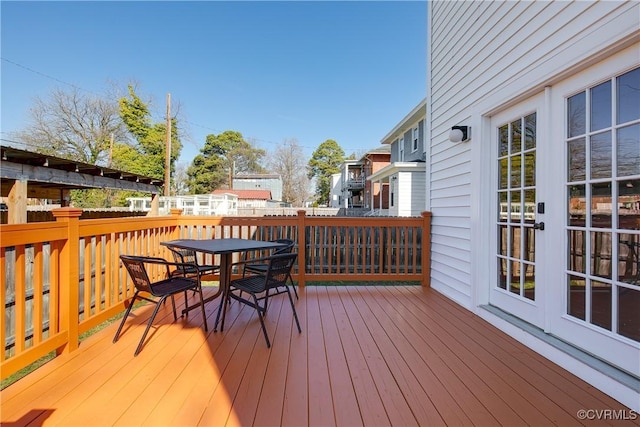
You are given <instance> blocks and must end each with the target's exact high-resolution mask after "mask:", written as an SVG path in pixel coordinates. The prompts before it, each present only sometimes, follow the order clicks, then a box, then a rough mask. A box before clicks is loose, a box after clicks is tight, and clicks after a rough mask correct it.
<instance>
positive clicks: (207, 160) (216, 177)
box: [187, 130, 266, 194]
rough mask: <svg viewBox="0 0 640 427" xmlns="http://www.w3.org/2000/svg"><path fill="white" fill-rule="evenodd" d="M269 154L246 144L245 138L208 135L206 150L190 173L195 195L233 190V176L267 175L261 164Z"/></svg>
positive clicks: (232, 133)
mask: <svg viewBox="0 0 640 427" xmlns="http://www.w3.org/2000/svg"><path fill="white" fill-rule="evenodd" d="M265 154H266V153H265V151H264V150H262V149H260V148H255V147H254V146H253V145H251V144H250V143H249V142H247V141H245V139H244V138H243V136H242V134H241V133H240V132H237V131H231V130H227V131H224V132H223V133H221V134H219V135H215V134H210V135H207V138H206V142H205V144H204V147H203V148H202V149H201V150H200V154H198V155H197V156H196V157H195V158H194V159H193V162H192V163H191V166H189V168H188V169H187V177H188V178H187V182H188V186H189V192H190V193H191V194H207V193H210V192H212V191H213V190H216V189H218V188H224V187H226V188H229V184H230V183H229V175H230V174H232V173H235V174H238V175H239V174H243V173H245V174H246V173H264V172H265V170H264V168H263V167H262V166H261V165H260V161H261V160H262V158H263V157H264V156H265Z"/></svg>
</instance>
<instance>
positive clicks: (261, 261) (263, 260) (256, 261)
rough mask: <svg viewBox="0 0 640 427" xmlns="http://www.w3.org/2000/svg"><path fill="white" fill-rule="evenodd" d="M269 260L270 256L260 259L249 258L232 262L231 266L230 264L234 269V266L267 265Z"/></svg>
mask: <svg viewBox="0 0 640 427" xmlns="http://www.w3.org/2000/svg"><path fill="white" fill-rule="evenodd" d="M270 259H271V257H270V256H266V257H260V258H250V259H245V260H242V261H238V262H234V263H233V264H231V266H232V267H235V266H238V265H244V264H259V263H268V262H269V260H270Z"/></svg>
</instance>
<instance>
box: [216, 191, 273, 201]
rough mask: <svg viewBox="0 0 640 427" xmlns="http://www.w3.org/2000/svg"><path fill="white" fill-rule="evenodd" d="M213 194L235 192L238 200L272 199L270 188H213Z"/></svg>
mask: <svg viewBox="0 0 640 427" xmlns="http://www.w3.org/2000/svg"><path fill="white" fill-rule="evenodd" d="M212 194H234V195H236V196H238V200H247V199H252V200H271V191H269V190H224V189H218V190H213V193H212Z"/></svg>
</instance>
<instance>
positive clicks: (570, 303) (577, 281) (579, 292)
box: [567, 275, 587, 320]
mask: <svg viewBox="0 0 640 427" xmlns="http://www.w3.org/2000/svg"><path fill="white" fill-rule="evenodd" d="M567 289H568V290H569V292H568V295H567V313H568V314H570V315H572V316H573V317H577V318H578V319H581V320H586V317H585V314H586V310H585V306H586V303H587V298H586V280H585V279H584V278H583V277H580V276H573V275H570V276H569V283H568V286H567Z"/></svg>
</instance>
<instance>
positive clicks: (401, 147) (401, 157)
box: [398, 136, 404, 162]
mask: <svg viewBox="0 0 640 427" xmlns="http://www.w3.org/2000/svg"><path fill="white" fill-rule="evenodd" d="M398 161H399V162H404V136H401V137H400V138H398Z"/></svg>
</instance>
